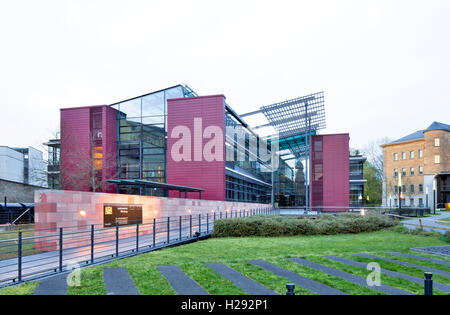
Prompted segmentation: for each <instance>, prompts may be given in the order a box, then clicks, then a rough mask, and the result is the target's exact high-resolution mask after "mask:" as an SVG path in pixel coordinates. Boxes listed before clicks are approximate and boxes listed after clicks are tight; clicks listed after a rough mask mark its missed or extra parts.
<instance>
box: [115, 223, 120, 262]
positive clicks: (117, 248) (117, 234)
mask: <svg viewBox="0 0 450 315" xmlns="http://www.w3.org/2000/svg"><path fill="white" fill-rule="evenodd" d="M116 257H119V222H116Z"/></svg>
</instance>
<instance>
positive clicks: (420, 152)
mask: <svg viewBox="0 0 450 315" xmlns="http://www.w3.org/2000/svg"><path fill="white" fill-rule="evenodd" d="M419 158H420V159H421V158H423V150H419Z"/></svg>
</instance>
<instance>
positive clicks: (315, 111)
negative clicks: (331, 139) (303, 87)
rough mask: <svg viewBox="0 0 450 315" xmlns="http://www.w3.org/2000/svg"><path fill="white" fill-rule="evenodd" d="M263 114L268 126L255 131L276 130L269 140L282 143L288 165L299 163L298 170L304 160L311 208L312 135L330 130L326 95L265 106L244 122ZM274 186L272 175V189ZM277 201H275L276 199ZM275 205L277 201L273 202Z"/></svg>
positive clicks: (313, 95)
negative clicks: (328, 127) (326, 113)
mask: <svg viewBox="0 0 450 315" xmlns="http://www.w3.org/2000/svg"><path fill="white" fill-rule="evenodd" d="M257 114H263V115H264V116H265V118H266V119H267V121H268V123H267V124H264V125H259V126H255V127H252V128H253V129H255V130H256V129H261V128H264V127H272V128H273V129H274V130H275V131H276V132H277V133H278V134H272V135H269V136H268V137H265V140H266V141H267V142H268V143H269V144H272V143H275V142H278V145H279V149H278V152H276V153H277V154H278V155H279V156H280V158H281V159H283V160H284V161H288V160H295V165H296V167H297V165H298V164H300V161H301V160H302V159H304V161H305V163H304V170H305V204H306V208H308V207H310V203H309V200H311V198H312V195H311V193H312V192H311V189H309V187H310V185H309V184H308V181H309V179H310V175H309V174H311V169H310V168H311V163H310V162H309V161H310V160H311V156H310V155H311V143H310V139H311V136H312V135H316V134H317V133H318V132H319V130H322V129H325V128H326V121H325V97H324V92H318V93H314V94H310V95H306V96H303V97H299V98H296V99H292V100H287V101H284V102H280V103H276V104H272V105H268V106H263V107H261V108H260V110H258V111H254V112H250V113H247V114H243V115H241V117H242V118H244V117H249V116H253V115H257ZM273 183H274V179H273V175H272V185H273ZM272 195H273V194H272ZM272 198H273V197H272ZM272 203H273V201H272Z"/></svg>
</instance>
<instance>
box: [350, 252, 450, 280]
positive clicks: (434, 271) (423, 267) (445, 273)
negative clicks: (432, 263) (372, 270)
mask: <svg viewBox="0 0 450 315" xmlns="http://www.w3.org/2000/svg"><path fill="white" fill-rule="evenodd" d="M355 255H356V256H360V257H365V258H370V259H381V260H384V261H388V262H391V263H394V264H398V265H402V266H405V267H412V268H417V269H420V270H423V271H426V272H432V273H434V274H437V275H441V276H444V277H448V278H450V272H448V271H443V270H439V269H435V268H431V267H425V266H421V265H416V264H412V263H409V262H405V261H400V260H394V259H389V258H386V257H381V256H375V255H370V254H355Z"/></svg>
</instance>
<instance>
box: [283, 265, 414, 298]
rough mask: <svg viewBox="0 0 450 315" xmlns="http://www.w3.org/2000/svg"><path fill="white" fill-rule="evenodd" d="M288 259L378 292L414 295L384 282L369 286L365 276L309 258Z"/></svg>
mask: <svg viewBox="0 0 450 315" xmlns="http://www.w3.org/2000/svg"><path fill="white" fill-rule="evenodd" d="M289 260H292V261H294V262H296V263H298V264H300V265H303V266H307V267H310V268H313V269H316V270H319V271H321V272H323V273H326V274H329V275H331V276H334V277H338V278H342V279H345V280H347V281H349V282H352V283H356V284H358V285H360V286H363V287H367V288H369V289H372V290H376V291H379V292H383V293H386V294H390V295H414V294H413V293H411V292H408V291H404V290H400V289H397V288H394V287H391V286H388V285H384V284H382V285H381V286H369V285H368V284H367V279H365V278H362V277H359V276H355V275H353V274H351V273H348V272H345V271H342V270H339V269H335V268H330V267H327V266H324V265H321V264H317V263H315V262H312V261H309V260H306V259H301V258H290V259H289Z"/></svg>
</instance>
